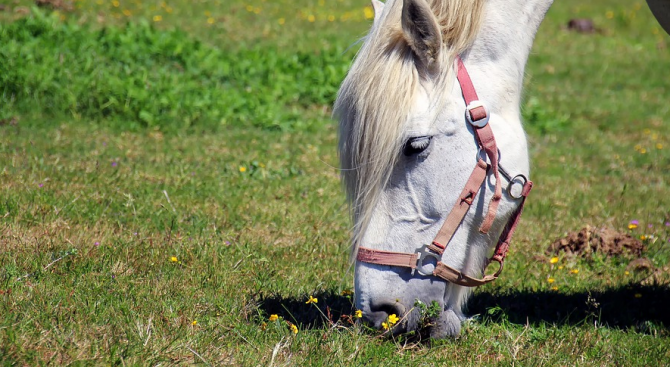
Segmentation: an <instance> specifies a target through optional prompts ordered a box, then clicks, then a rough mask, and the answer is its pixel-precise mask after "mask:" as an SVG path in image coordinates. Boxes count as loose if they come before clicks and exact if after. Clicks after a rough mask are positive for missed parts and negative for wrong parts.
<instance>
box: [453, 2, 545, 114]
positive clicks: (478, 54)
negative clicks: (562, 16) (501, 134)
mask: <svg viewBox="0 0 670 367" xmlns="http://www.w3.org/2000/svg"><path fill="white" fill-rule="evenodd" d="M552 2H553V0H514V1H510V0H490V1H488V2H487V5H486V8H485V13H484V20H483V22H482V29H481V31H480V33H479V36H478V37H477V38H476V39H475V41H474V43H473V45H472V46H471V48H470V49H469V50H468V51H467V52H466V53H464V58H465V59H466V64H467V67H468V71H470V72H471V74H473V75H472V77H473V80H474V82H475V85H485V86H486V87H485V88H479V89H478V91H477V92H478V93H479V94H480V97H481V98H482V100H485V101H486V102H487V103H488V104H489V105H490V108H491V110H492V111H493V112H494V113H498V114H500V115H502V116H504V117H505V119H506V120H513V121H514V120H517V121H518V120H519V114H520V113H519V104H520V100H521V90H522V87H523V77H524V69H525V66H526V61H527V60H528V55H529V53H530V49H531V46H532V44H533V40H534V38H535V34H536V33H537V30H538V28H539V26H540V23H541V22H542V19H543V18H544V15H545V14H546V12H547V10H548V9H549V6H551V4H552Z"/></svg>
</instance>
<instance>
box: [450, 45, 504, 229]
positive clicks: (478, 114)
mask: <svg viewBox="0 0 670 367" xmlns="http://www.w3.org/2000/svg"><path fill="white" fill-rule="evenodd" d="M456 67H457V69H458V73H457V75H456V77H457V78H458V82H459V84H460V85H461V91H462V93H463V99H464V100H465V105H466V107H465V113H466V119H467V120H468V121H469V122H470V124H471V125H472V128H473V130H474V132H475V136H476V137H477V141H478V143H479V147H480V148H481V149H483V150H484V152H486V156H487V157H488V158H489V161H490V162H491V169H492V170H493V175H494V176H495V179H496V185H495V191H494V193H493V197H492V198H491V202H490V203H489V209H488V213H487V214H486V217H485V218H484V222H483V223H482V225H481V227H479V231H480V232H481V233H488V231H489V230H490V229H491V225H492V224H493V220H494V219H495V217H496V213H497V211H498V204H499V203H500V199H501V198H502V186H501V183H500V173H499V170H498V159H499V157H498V146H497V144H496V139H495V137H494V135H493V130H492V129H491V125H489V123H488V120H489V117H490V116H489V114H488V111H486V107H484V105H483V104H482V103H481V102H480V101H479V97H478V96H477V91H476V90H475V86H474V84H472V79H470V74H468V70H467V69H466V68H465V64H463V60H462V59H461V58H460V57H459V56H457V57H456Z"/></svg>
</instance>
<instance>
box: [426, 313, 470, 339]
mask: <svg viewBox="0 0 670 367" xmlns="http://www.w3.org/2000/svg"><path fill="white" fill-rule="evenodd" d="M462 322H463V320H462V319H461V317H459V316H458V315H457V314H456V312H454V310H452V309H448V310H445V311H444V312H442V314H441V315H440V317H439V318H438V319H437V320H435V324H434V325H433V326H432V327H431V329H430V337H431V338H432V339H444V338H448V337H451V338H455V337H457V336H458V335H459V334H460V333H461V323H462Z"/></svg>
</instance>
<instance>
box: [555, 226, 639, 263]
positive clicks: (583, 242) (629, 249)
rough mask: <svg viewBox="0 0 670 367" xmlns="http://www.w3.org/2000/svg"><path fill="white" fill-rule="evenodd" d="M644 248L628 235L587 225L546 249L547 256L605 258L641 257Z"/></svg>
mask: <svg viewBox="0 0 670 367" xmlns="http://www.w3.org/2000/svg"><path fill="white" fill-rule="evenodd" d="M644 250H645V246H644V244H643V243H642V242H640V241H639V240H638V239H636V238H635V237H633V236H631V235H629V234H628V233H622V232H617V231H615V230H613V229H611V228H607V227H603V228H596V227H591V226H589V225H587V226H586V227H584V228H582V229H581V230H580V231H579V232H570V233H568V235H567V236H565V237H563V238H559V239H557V240H556V241H554V242H553V243H552V244H551V245H549V247H548V248H547V251H546V252H547V254H549V255H551V254H553V255H558V254H559V253H560V252H565V253H566V254H567V255H574V256H581V257H591V255H592V254H594V253H597V252H599V253H603V254H605V255H607V256H617V255H634V256H636V257H640V256H642V252H643V251H644Z"/></svg>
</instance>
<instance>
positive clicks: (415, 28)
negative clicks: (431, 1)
mask: <svg viewBox="0 0 670 367" xmlns="http://www.w3.org/2000/svg"><path fill="white" fill-rule="evenodd" d="M401 22H402V30H403V33H404V34H405V39H406V40H407V43H408V44H409V46H410V47H411V48H412V50H413V51H414V53H415V54H416V55H417V56H418V57H419V58H420V59H421V60H422V61H423V62H424V63H425V64H426V66H429V67H430V66H431V65H432V64H433V62H435V60H436V59H437V57H438V55H439V53H440V48H441V46H442V33H441V32H440V26H439V25H438V24H437V19H436V18H435V15H434V14H433V11H432V10H431V9H430V6H429V5H428V3H426V1H425V0H404V1H403V4H402V20H401Z"/></svg>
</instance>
